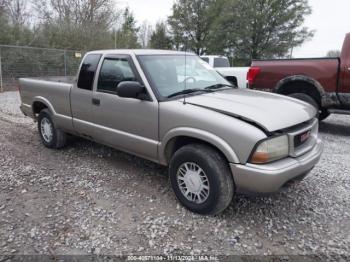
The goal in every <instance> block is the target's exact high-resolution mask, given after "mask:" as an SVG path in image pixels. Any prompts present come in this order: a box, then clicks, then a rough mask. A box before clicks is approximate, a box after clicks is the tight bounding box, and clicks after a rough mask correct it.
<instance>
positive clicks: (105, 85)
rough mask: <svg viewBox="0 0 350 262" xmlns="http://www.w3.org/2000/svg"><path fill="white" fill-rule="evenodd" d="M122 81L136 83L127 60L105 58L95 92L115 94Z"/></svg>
mask: <svg viewBox="0 0 350 262" xmlns="http://www.w3.org/2000/svg"><path fill="white" fill-rule="evenodd" d="M124 81H137V78H136V76H135V74H134V72H133V70H132V67H131V65H130V63H129V61H128V59H127V58H106V59H105V60H104V61H103V64H102V67H101V71H100V75H99V79H98V84H97V91H99V92H107V93H114V94H115V93H116V89H117V86H118V85H119V83H121V82H124Z"/></svg>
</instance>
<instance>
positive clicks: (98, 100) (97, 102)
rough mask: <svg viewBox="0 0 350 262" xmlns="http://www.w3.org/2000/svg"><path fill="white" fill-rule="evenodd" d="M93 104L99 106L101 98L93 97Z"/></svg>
mask: <svg viewBox="0 0 350 262" xmlns="http://www.w3.org/2000/svg"><path fill="white" fill-rule="evenodd" d="M92 104H93V105H95V106H99V105H100V104H101V101H100V99H97V98H93V99H92Z"/></svg>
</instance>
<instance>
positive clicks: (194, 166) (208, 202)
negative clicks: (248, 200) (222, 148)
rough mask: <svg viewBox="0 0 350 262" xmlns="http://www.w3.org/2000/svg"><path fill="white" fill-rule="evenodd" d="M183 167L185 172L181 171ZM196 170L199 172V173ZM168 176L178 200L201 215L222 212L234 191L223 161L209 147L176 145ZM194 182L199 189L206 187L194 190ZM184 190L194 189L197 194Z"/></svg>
mask: <svg viewBox="0 0 350 262" xmlns="http://www.w3.org/2000/svg"><path fill="white" fill-rule="evenodd" d="M186 166H187V172H185V170H186ZM198 168H199V169H198ZM200 170H201V171H203V172H201V173H199V172H200ZM184 173H185V175H184ZM198 174H199V176H198ZM189 175H192V177H189ZM169 176H170V182H171V186H172V188H173V190H174V193H175V195H176V197H177V198H178V200H179V201H180V203H181V204H182V205H183V206H185V207H186V208H187V209H189V210H191V211H192V212H195V213H198V214H201V215H216V214H218V213H220V212H222V211H223V210H225V209H226V208H227V207H228V206H229V204H230V203H231V201H232V198H233V195H234V193H235V186H234V181H233V178H232V173H231V171H230V168H229V166H228V163H227V160H226V159H225V158H224V157H223V156H221V154H220V153H219V152H218V151H216V150H215V149H213V148H211V147H210V146H206V145H201V144H189V145H186V146H184V147H182V148H180V149H179V150H178V151H177V152H176V153H175V154H174V156H173V157H172V159H171V161H170V166H169ZM185 178H187V179H188V180H187V183H186V182H185V181H184V180H183V179H185ZM189 178H191V180H189ZM192 178H193V179H192ZM198 181H199V184H200V186H199V188H201V187H205V186H206V187H207V189H200V190H198V186H196V185H198ZM196 182H197V183H196ZM191 187H192V188H191ZM194 188H196V189H194ZM186 189H189V190H191V189H192V190H197V192H198V191H200V193H199V194H197V195H195V194H194V193H189V194H187V196H186V194H185V193H183V192H184V191H185V190H186ZM205 196H206V197H205ZM189 198H190V199H189ZM199 198H201V200H199Z"/></svg>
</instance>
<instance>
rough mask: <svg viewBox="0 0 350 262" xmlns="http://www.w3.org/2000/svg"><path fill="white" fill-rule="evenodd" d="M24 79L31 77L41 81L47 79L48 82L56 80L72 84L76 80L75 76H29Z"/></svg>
mask: <svg viewBox="0 0 350 262" xmlns="http://www.w3.org/2000/svg"><path fill="white" fill-rule="evenodd" d="M25 79H32V80H39V81H40V80H41V81H48V82H57V83H65V84H74V82H75V81H76V80H75V79H76V78H75V76H48V77H30V78H25Z"/></svg>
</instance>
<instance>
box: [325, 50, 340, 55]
mask: <svg viewBox="0 0 350 262" xmlns="http://www.w3.org/2000/svg"><path fill="white" fill-rule="evenodd" d="M340 55H341V51H340V50H330V51H328V52H327V55H326V56H327V57H339V56H340Z"/></svg>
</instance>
